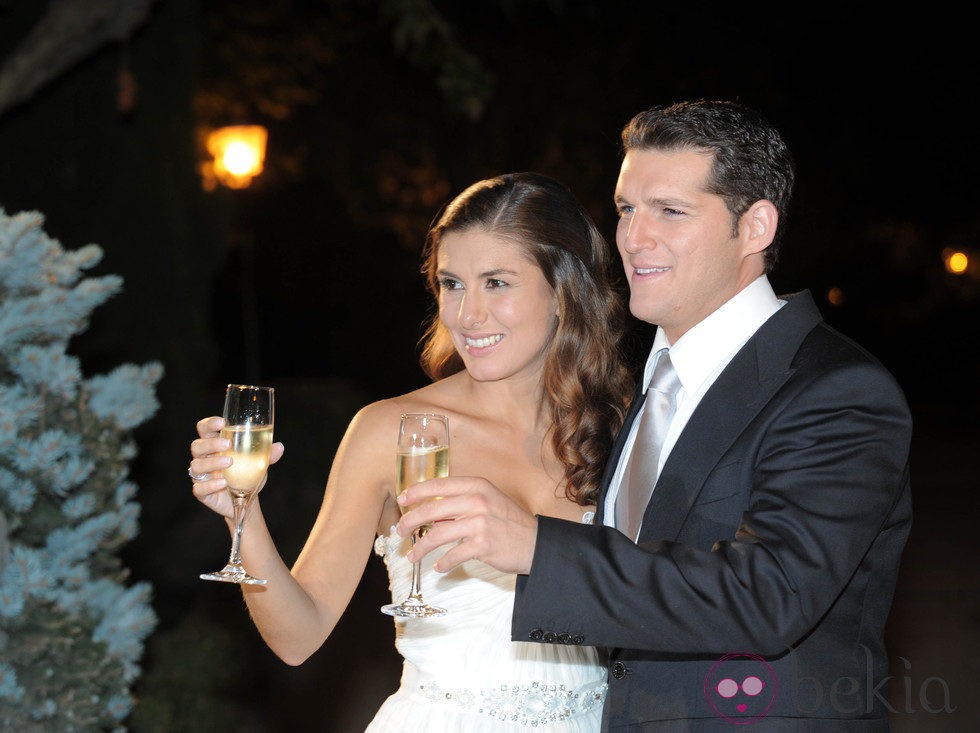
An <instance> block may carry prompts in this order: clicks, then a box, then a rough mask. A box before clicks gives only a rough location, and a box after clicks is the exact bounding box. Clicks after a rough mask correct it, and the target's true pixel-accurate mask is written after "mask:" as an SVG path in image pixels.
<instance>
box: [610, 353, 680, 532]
mask: <svg viewBox="0 0 980 733" xmlns="http://www.w3.org/2000/svg"><path fill="white" fill-rule="evenodd" d="M680 386H681V382H680V380H679V379H678V378H677V372H675V371H674V365H673V364H671V363H670V355H669V353H668V351H667V349H661V350H660V356H659V358H658V359H657V366H656V367H654V370H653V376H652V377H651V378H650V386H649V387H647V393H646V400H645V403H646V404H644V406H643V415H641V416H640V426H639V428H638V429H637V432H636V440H634V441H633V450H632V451H631V452H630V457H629V460H628V462H627V465H626V470H625V471H624V472H623V479H622V481H621V483H620V485H619V496H617V497H616V527H617V528H619V530H620V531H622V532H624V533H625V534H626V536H627V537H629V538H630V539H632V540H634V541H635V540H636V538H637V535H638V534H639V531H640V523H641V522H642V521H643V513H644V512H645V511H646V508H647V504H649V503H650V497H651V496H652V495H653V488H654V486H655V485H656V483H657V468H658V465H659V463H660V450H661V447H662V446H663V443H664V437H665V436H666V435H667V428H669V427H670V421H671V419H672V418H673V417H674V410H675V408H676V407H677V390H678V389H680Z"/></svg>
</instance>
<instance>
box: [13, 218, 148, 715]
mask: <svg viewBox="0 0 980 733" xmlns="http://www.w3.org/2000/svg"><path fill="white" fill-rule="evenodd" d="M43 223H44V219H43V217H42V216H41V215H40V214H38V213H36V212H23V213H20V214H16V215H14V216H8V215H7V214H6V213H5V212H4V211H3V210H2V209H0V729H2V730H11V731H14V730H16V731H33V730H37V731H41V730H44V731H49V730H59V731H75V730H77V731H82V730H84V731H90V730H112V729H121V722H122V721H123V720H125V719H126V717H127V716H128V715H129V713H130V711H131V709H132V707H133V698H132V694H131V692H130V688H131V686H132V685H133V683H134V682H135V681H136V679H137V678H138V676H139V674H140V667H139V660H140V657H141V655H142V653H143V642H144V639H145V638H146V636H147V635H148V634H149V633H150V632H151V631H152V630H153V628H154V626H155V624H156V618H155V615H154V613H153V611H152V609H151V607H150V586H149V584H147V583H145V582H140V583H135V584H132V585H127V581H128V579H129V578H128V575H129V573H128V571H127V570H126V568H125V567H123V566H122V563H121V562H120V559H119V558H118V556H117V553H118V552H119V550H120V548H121V547H122V546H123V545H124V544H125V543H127V542H128V541H129V540H131V539H133V537H135V536H136V533H137V520H138V516H139V506H138V504H137V503H136V502H135V501H134V500H133V498H134V496H135V494H136V488H137V487H136V485H135V484H134V483H133V482H132V481H130V480H129V479H128V474H129V463H130V462H131V461H132V459H133V458H134V457H135V456H136V453H137V451H136V445H135V443H134V441H133V439H132V435H131V433H132V430H133V428H135V427H136V426H138V425H140V424H141V423H143V422H144V421H146V420H147V419H149V418H150V417H151V416H152V415H153V414H154V413H155V412H156V410H157V408H158V407H159V405H158V403H157V400H156V397H155V394H154V390H155V386H156V383H157V381H158V380H159V379H160V377H161V376H162V374H163V369H162V367H161V366H160V364H158V363H155V362H154V363H149V364H146V365H143V366H137V365H133V364H124V365H121V366H119V367H117V368H116V369H114V370H113V371H111V372H110V373H108V374H103V375H96V376H92V377H90V378H84V377H83V376H82V369H81V364H80V363H79V360H78V359H77V358H75V357H73V356H71V355H69V354H68V353H67V347H68V342H69V340H70V339H71V338H72V337H73V336H74V335H76V334H78V333H80V332H82V331H84V330H85V328H86V327H87V325H88V317H89V315H90V313H91V312H92V310H93V309H94V308H96V307H97V306H99V305H101V304H102V303H103V302H105V301H106V300H107V299H108V298H110V297H111V296H113V295H114V294H116V293H117V292H119V291H120V289H121V287H122V279H121V278H120V277H118V276H115V275H105V276H102V277H83V276H82V273H83V271H84V270H86V269H88V268H91V267H93V266H94V265H95V264H97V263H98V261H99V260H100V259H101V257H102V251H101V249H100V248H99V247H98V246H96V245H92V244H90V245H87V246H85V247H82V248H81V249H78V250H75V251H66V250H64V249H63V248H62V247H61V245H60V244H59V243H58V242H57V241H55V240H53V239H51V238H50V237H48V236H47V235H46V234H45V232H44V230H43V228H42V227H43Z"/></svg>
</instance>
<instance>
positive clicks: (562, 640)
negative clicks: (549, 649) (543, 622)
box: [558, 631, 572, 644]
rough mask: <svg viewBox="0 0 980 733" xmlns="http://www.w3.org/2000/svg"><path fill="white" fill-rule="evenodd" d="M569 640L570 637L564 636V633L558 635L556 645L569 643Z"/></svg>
mask: <svg viewBox="0 0 980 733" xmlns="http://www.w3.org/2000/svg"><path fill="white" fill-rule="evenodd" d="M571 639H572V637H571V636H569V635H568V634H566V633H565V632H564V631H563V632H561V633H560V634H558V643H559V644H567V643H568V642H569V641H571Z"/></svg>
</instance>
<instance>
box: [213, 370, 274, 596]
mask: <svg viewBox="0 0 980 733" xmlns="http://www.w3.org/2000/svg"><path fill="white" fill-rule="evenodd" d="M274 414H275V390H274V389H273V388H272V387H254V386H252V385H247V384H229V385H228V389H227V390H226V391H225V408H224V411H223V413H222V416H223V417H224V419H225V426H224V427H223V428H222V429H221V437H222V438H226V439H227V440H228V442H230V443H231V447H230V449H229V450H227V451H223V452H222V455H226V456H230V457H231V460H232V463H231V465H230V466H228V468H225V469H223V470H222V471H221V473H222V475H223V476H224V479H225V481H226V482H227V486H228V493H229V494H231V499H232V502H233V504H234V507H235V534H234V535H233V537H232V540H231V555H230V556H229V557H228V564H227V565H225V566H224V567H223V568H222V569H221V570H218V571H216V572H213V573H205V574H203V575H201V578H202V579H203V580H220V581H224V582H226V583H242V584H245V585H265V582H266V581H265V580H263V579H262V578H254V577H252V576H251V575H249V574H248V572H246V570H245V568H244V567H243V566H242V558H241V555H239V545H240V543H241V540H242V525H243V523H244V522H245V512H246V511H247V510H248V504H249V501H250V500H251V498H252V496H253V495H254V494H255V493H256V492H257V491H258V490H259V489H261V488H262V484H264V483H265V475H266V472H267V471H268V470H269V455H270V453H271V452H272V427H273V422H274Z"/></svg>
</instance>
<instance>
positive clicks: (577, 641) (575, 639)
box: [572, 634, 585, 644]
mask: <svg viewBox="0 0 980 733" xmlns="http://www.w3.org/2000/svg"><path fill="white" fill-rule="evenodd" d="M584 641H585V637H584V636H583V635H582V634H575V636H573V637H572V643H573V644H581V643H583V642H584Z"/></svg>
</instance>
